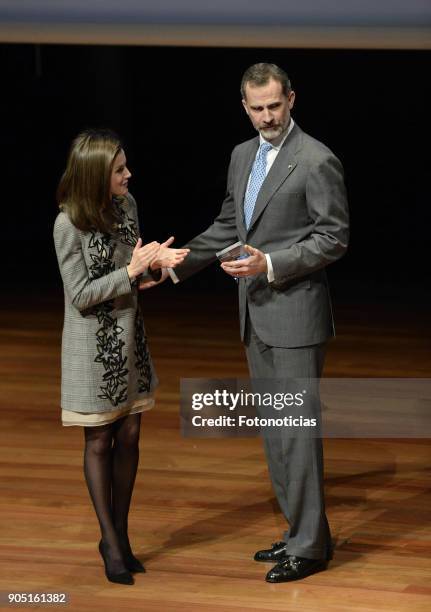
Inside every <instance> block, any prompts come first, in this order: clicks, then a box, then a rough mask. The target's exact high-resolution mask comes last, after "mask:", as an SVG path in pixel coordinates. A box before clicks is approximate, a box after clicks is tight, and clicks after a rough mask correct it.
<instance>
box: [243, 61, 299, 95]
mask: <svg viewBox="0 0 431 612" xmlns="http://www.w3.org/2000/svg"><path fill="white" fill-rule="evenodd" d="M270 79H274V81H278V82H279V83H281V87H282V91H283V93H284V95H285V96H287V95H288V94H289V92H291V91H292V85H291V84H290V80H289V77H288V76H287V74H286V72H285V71H284V70H283V69H282V68H280V67H279V66H277V65H276V64H267V63H265V62H261V63H260V64H253V66H250V68H247V70H246V71H245V72H244V75H243V77H242V80H241V95H242V97H243V99H244V100H245V97H246V96H245V86H246V85H247V83H250V85H252V86H254V87H262V85H267V84H268V82H269V81H270Z"/></svg>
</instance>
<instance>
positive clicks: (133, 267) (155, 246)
mask: <svg viewBox="0 0 431 612" xmlns="http://www.w3.org/2000/svg"><path fill="white" fill-rule="evenodd" d="M161 246H162V245H160V243H159V242H156V241H155V240H154V241H153V242H149V243H148V244H144V246H142V238H139V240H138V242H137V243H136V246H135V248H134V249H133V254H132V259H131V261H130V263H129V265H128V266H127V274H128V275H129V278H130V280H133V279H134V278H136V277H137V276H139V274H142V272H144V270H147V269H148V267H149V265H150V264H151V262H152V261H153V260H154V258H155V256H156V254H157V253H158V251H159V249H160V247H161Z"/></svg>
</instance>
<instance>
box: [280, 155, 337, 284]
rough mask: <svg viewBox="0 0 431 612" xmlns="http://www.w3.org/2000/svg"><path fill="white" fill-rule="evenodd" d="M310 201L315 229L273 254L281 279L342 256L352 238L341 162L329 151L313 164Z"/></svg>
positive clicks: (312, 268) (315, 267)
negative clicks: (350, 237) (350, 236)
mask: <svg viewBox="0 0 431 612" xmlns="http://www.w3.org/2000/svg"><path fill="white" fill-rule="evenodd" d="M305 195H306V203H307V210H308V215H309V217H310V219H311V220H312V221H313V226H312V230H311V232H310V233H309V234H308V235H307V236H305V237H304V239H303V240H300V241H299V242H297V243H295V244H293V245H291V246H289V247H288V248H286V249H282V250H280V251H275V252H272V253H270V257H271V263H272V266H273V270H274V277H275V280H276V281H277V282H279V281H281V282H283V281H289V280H291V279H294V278H298V277H301V276H304V275H306V274H310V273H311V272H314V271H316V270H319V269H321V268H324V267H325V266H327V265H328V264H330V263H332V262H334V261H336V260H337V259H339V258H340V257H341V256H342V255H343V254H344V253H345V251H346V249H347V245H348V240H349V214H348V207H347V196H346V189H345V186H344V177H343V167H342V165H341V162H340V161H339V160H338V159H337V157H335V155H333V154H332V153H330V152H328V153H327V154H326V155H324V156H322V157H320V159H318V160H315V161H314V163H312V164H311V165H310V168H309V172H308V175H307V181H306V193H305Z"/></svg>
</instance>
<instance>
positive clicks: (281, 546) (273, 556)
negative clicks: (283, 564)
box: [254, 542, 286, 562]
mask: <svg viewBox="0 0 431 612" xmlns="http://www.w3.org/2000/svg"><path fill="white" fill-rule="evenodd" d="M285 557H286V542H275V544H271V548H268V549H265V550H258V551H257V553H256V554H255V555H254V560H255V561H271V562H273V561H276V562H278V561H281V560H282V559H284V558H285Z"/></svg>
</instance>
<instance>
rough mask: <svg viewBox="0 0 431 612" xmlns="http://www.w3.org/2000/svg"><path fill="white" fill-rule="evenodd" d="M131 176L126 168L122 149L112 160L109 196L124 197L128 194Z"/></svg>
mask: <svg viewBox="0 0 431 612" xmlns="http://www.w3.org/2000/svg"><path fill="white" fill-rule="evenodd" d="M131 176H132V175H131V174H130V172H129V170H128V169H127V166H126V156H125V154H124V151H123V149H121V151H120V152H119V153H118V155H117V156H116V158H115V159H114V164H113V166H112V174H111V196H124V195H126V193H127V192H128V182H129V178H130V177H131Z"/></svg>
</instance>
